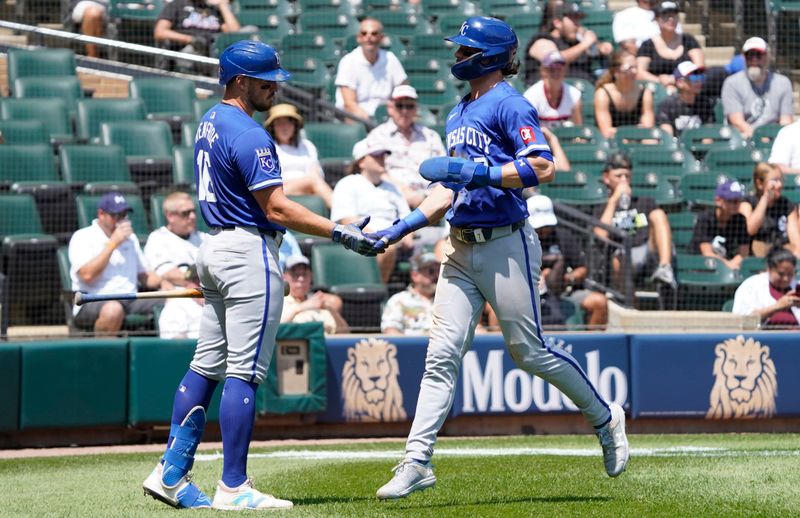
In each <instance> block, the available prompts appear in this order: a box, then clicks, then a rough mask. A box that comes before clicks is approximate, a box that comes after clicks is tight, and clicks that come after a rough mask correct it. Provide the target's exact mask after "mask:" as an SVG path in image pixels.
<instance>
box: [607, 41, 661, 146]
mask: <svg viewBox="0 0 800 518" xmlns="http://www.w3.org/2000/svg"><path fill="white" fill-rule="evenodd" d="M636 69H637V68H636V57H634V55H633V54H630V53H628V52H625V51H624V50H617V51H616V52H614V55H613V56H612V57H611V66H610V67H609V69H608V70H606V71H605V72H604V73H603V75H602V76H600V79H598V80H597V89H596V91H595V93H594V116H595V120H596V121H597V127H598V128H599V129H600V133H602V135H603V136H604V137H605V138H607V139H612V138H614V135H616V133H617V128H618V127H620V126H640V127H643V128H652V127H653V124H654V123H655V114H654V113H653V93H652V92H651V91H650V90H649V89H647V88H645V87H643V86H642V85H640V84H638V83H637V82H636Z"/></svg>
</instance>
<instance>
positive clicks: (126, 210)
mask: <svg viewBox="0 0 800 518" xmlns="http://www.w3.org/2000/svg"><path fill="white" fill-rule="evenodd" d="M132 211H133V209H131V207H130V205H128V202H127V200H125V197H124V196H123V195H122V194H120V193H117V192H110V193H107V194H105V195H104V196H103V197H102V198H101V199H100V201H99V202H98V205H97V219H95V220H94V221H92V224H91V225H89V226H88V227H84V228H82V229H79V230H77V231H76V232H75V233H74V234H72V238H71V239H70V240H69V261H70V265H71V267H70V276H71V277H72V290H73V291H80V292H84V293H90V294H95V293H101V294H102V293H131V292H135V291H138V284H139V283H141V284H142V286H143V287H144V288H146V289H151V290H153V289H158V288H160V287H161V278H160V277H159V276H158V274H156V273H155V272H153V271H151V270H150V269H149V268H148V265H147V260H146V259H145V257H144V253H143V252H142V248H141V247H140V246H139V239H138V238H137V237H136V234H134V233H133V226H132V225H131V222H130V220H128V214H130V213H131V212H132ZM160 303H161V301H160V300H157V299H149V300H148V299H144V300H112V301H107V302H90V303H88V304H84V305H82V306H75V307H74V308H73V315H74V316H75V319H74V321H75V326H76V327H78V328H79V329H94V331H95V333H97V334H115V333H117V332H118V331H119V330H120V329H122V324H123V323H124V321H125V315H126V314H130V313H137V314H145V315H149V314H150V313H151V312H152V310H153V308H154V307H155V306H156V305H157V304H160Z"/></svg>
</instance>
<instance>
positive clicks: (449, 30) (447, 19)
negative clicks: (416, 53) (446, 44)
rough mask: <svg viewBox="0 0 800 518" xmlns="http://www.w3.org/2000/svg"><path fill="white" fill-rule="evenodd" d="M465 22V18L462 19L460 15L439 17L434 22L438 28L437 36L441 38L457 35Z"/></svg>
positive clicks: (462, 16)
mask: <svg viewBox="0 0 800 518" xmlns="http://www.w3.org/2000/svg"><path fill="white" fill-rule="evenodd" d="M465 20H466V18H464V15H462V14H446V15H444V16H441V17H440V18H439V19H438V20H436V25H438V26H439V34H442V35H443V36H452V35H454V34H458V32H459V31H460V30H461V25H462V24H463V23H464V21H465ZM453 52H455V49H453Z"/></svg>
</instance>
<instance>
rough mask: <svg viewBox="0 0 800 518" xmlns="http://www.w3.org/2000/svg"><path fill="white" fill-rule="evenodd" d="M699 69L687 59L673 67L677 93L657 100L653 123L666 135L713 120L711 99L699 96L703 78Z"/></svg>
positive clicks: (701, 70)
mask: <svg viewBox="0 0 800 518" xmlns="http://www.w3.org/2000/svg"><path fill="white" fill-rule="evenodd" d="M703 72H704V70H703V69H702V68H700V67H698V66H697V64H695V63H693V62H691V61H684V62H683V63H681V64H679V65H678V66H677V67H676V68H675V71H674V72H673V75H674V76H675V86H677V87H678V93H676V94H673V95H671V96H669V97H667V98H666V99H664V100H663V101H661V104H659V105H658V112H657V113H656V123H657V124H658V125H659V126H661V129H663V130H664V131H666V132H668V133H669V134H670V135H673V136H676V137H677V136H679V135H680V134H681V132H682V131H683V130H686V129H690V128H699V127H700V126H702V125H703V124H708V123H712V122H714V101H713V100H712V99H711V98H709V97H704V96H702V97H701V96H700V91H701V90H702V89H703V81H704V79H705V74H704V73H703Z"/></svg>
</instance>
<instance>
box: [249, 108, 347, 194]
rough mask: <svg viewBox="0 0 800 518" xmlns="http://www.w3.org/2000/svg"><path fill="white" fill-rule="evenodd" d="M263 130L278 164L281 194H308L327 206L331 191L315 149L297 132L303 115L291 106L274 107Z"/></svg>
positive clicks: (300, 126)
mask: <svg viewBox="0 0 800 518" xmlns="http://www.w3.org/2000/svg"><path fill="white" fill-rule="evenodd" d="M264 127H265V128H266V129H267V131H268V132H269V134H270V135H272V137H273V138H274V139H275V148H276V149H277V151H278V160H279V161H280V163H281V177H282V178H283V192H284V193H286V194H287V195H289V196H292V195H303V194H310V195H314V196H319V197H320V198H322V199H323V200H324V201H325V205H327V206H328V207H330V206H331V195H332V193H333V191H332V190H331V187H330V185H328V184H327V183H325V174H324V172H323V171H322V166H321V165H320V163H319V158H318V155H317V147H316V146H315V145H314V144H313V143H312V142H311V141H310V140H308V139H307V138H305V137H304V136H303V135H302V134H301V132H300V130H301V129H303V116H302V115H300V112H298V111H297V108H295V107H294V106H293V105H291V104H276V105H274V106H273V107H272V108H270V110H269V115H267V120H266V121H264Z"/></svg>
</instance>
